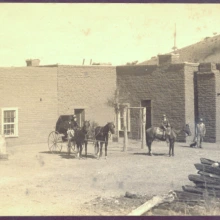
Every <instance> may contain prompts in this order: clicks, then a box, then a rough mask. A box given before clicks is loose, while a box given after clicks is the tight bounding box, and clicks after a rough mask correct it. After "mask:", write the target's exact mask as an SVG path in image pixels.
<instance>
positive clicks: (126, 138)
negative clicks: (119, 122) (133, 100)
mask: <svg viewBox="0 0 220 220" xmlns="http://www.w3.org/2000/svg"><path fill="white" fill-rule="evenodd" d="M123 121H124V146H123V151H127V143H128V133H127V107H124V109H123Z"/></svg>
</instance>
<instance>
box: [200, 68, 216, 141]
mask: <svg viewBox="0 0 220 220" xmlns="http://www.w3.org/2000/svg"><path fill="white" fill-rule="evenodd" d="M201 67H202V68H201ZM211 68H212V67H211V65H206V64H200V68H199V72H198V73H197V91H198V116H199V118H203V119H204V122H205V125H206V130H207V132H206V136H205V138H204V141H206V142H216V85H215V82H216V79H215V73H216V72H218V71H216V70H212V69H211Z"/></svg>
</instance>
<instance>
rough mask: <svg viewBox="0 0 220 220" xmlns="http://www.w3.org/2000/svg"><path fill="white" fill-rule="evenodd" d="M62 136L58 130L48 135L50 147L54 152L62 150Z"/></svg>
mask: <svg viewBox="0 0 220 220" xmlns="http://www.w3.org/2000/svg"><path fill="white" fill-rule="evenodd" d="M62 144H63V140H62V136H61V135H60V134H59V133H58V132H57V131H52V132H51V133H50V134H49V136H48V148H49V150H50V151H51V152H52V153H55V152H60V151H61V150H62Z"/></svg>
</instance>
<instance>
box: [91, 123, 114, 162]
mask: <svg viewBox="0 0 220 220" xmlns="http://www.w3.org/2000/svg"><path fill="white" fill-rule="evenodd" d="M109 132H110V133H111V134H114V133H115V125H114V123H113V122H109V123H107V124H106V125H105V126H104V127H100V126H98V127H96V128H95V140H96V142H95V153H96V154H97V159H99V158H100V157H101V156H102V146H103V143H105V159H106V158H107V147H108V138H109ZM99 143H100V146H99Z"/></svg>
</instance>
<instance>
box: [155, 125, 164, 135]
mask: <svg viewBox="0 0 220 220" xmlns="http://www.w3.org/2000/svg"><path fill="white" fill-rule="evenodd" d="M163 132H164V130H163V129H161V128H159V127H158V128H157V129H156V133H157V134H158V135H161V136H162V135H163Z"/></svg>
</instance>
